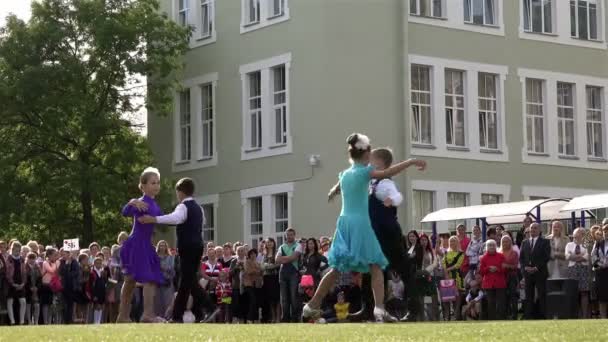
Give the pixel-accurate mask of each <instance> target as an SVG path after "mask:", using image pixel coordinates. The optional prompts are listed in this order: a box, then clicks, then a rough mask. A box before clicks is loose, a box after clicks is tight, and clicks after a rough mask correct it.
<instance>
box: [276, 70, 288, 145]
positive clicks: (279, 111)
mask: <svg viewBox="0 0 608 342" xmlns="http://www.w3.org/2000/svg"><path fill="white" fill-rule="evenodd" d="M272 101H273V102H272V103H273V104H272V109H273V113H274V116H273V117H274V125H273V127H274V134H273V136H274V144H275V145H283V144H286V143H287V82H286V77H285V65H284V64H283V65H279V66H277V67H274V68H272Z"/></svg>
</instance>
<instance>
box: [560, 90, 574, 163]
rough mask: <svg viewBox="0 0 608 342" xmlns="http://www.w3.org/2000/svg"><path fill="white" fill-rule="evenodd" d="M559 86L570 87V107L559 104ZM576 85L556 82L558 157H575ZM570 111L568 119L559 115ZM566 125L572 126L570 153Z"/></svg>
mask: <svg viewBox="0 0 608 342" xmlns="http://www.w3.org/2000/svg"><path fill="white" fill-rule="evenodd" d="M560 85H565V86H569V87H570V92H571V93H570V97H571V101H572V105H566V104H564V103H561V104H560V98H561V96H560ZM575 95H576V85H575V84H572V83H568V82H557V136H558V145H557V151H558V154H559V155H560V157H566V158H568V157H575V156H576V98H575ZM568 110H571V111H572V117H571V118H568V117H565V116H562V115H561V113H563V112H565V111H568ZM568 125H572V137H570V138H571V139H572V141H571V143H572V152H571V153H568V151H567V149H566V148H567V146H568V143H569V141H568V134H567V132H566V127H567V126H568Z"/></svg>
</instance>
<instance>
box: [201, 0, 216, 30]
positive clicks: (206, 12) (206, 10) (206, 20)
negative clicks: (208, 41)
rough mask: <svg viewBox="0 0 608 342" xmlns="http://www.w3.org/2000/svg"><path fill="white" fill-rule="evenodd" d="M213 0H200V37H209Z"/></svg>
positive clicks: (211, 25)
mask: <svg viewBox="0 0 608 342" xmlns="http://www.w3.org/2000/svg"><path fill="white" fill-rule="evenodd" d="M214 1H215V0H200V4H201V8H200V19H199V20H200V23H199V25H200V37H199V38H201V39H204V38H209V37H211V34H212V32H213V24H214V23H213V17H214V16H213V10H214V9H213V2H214Z"/></svg>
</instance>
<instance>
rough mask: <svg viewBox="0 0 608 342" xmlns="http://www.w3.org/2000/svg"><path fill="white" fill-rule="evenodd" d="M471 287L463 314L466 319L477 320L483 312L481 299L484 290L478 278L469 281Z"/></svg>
mask: <svg viewBox="0 0 608 342" xmlns="http://www.w3.org/2000/svg"><path fill="white" fill-rule="evenodd" d="M469 284H470V286H471V288H470V289H469V292H468V293H467V297H466V304H465V305H464V306H463V308H462V316H463V317H464V318H465V319H472V320H477V319H479V314H480V313H481V300H482V299H483V296H484V294H483V291H482V290H481V288H480V287H479V281H478V280H477V279H475V280H471V282H470V283H469Z"/></svg>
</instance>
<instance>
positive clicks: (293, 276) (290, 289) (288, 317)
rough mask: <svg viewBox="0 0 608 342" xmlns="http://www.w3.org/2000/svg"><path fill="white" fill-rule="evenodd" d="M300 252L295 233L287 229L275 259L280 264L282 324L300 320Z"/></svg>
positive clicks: (300, 247)
mask: <svg viewBox="0 0 608 342" xmlns="http://www.w3.org/2000/svg"><path fill="white" fill-rule="evenodd" d="M302 251H303V249H302V245H301V244H299V243H298V242H296V231H295V230H294V229H293V228H287V230H286V231H285V243H284V244H282V245H281V246H280V247H279V251H278V252H277V257H276V262H277V263H279V264H281V268H280V269H279V284H280V288H281V309H282V317H281V322H283V323H288V322H292V323H296V322H298V321H299V320H300V309H301V308H300V304H299V300H298V284H299V283H300V273H299V272H298V269H299V260H300V256H301V255H302Z"/></svg>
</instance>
